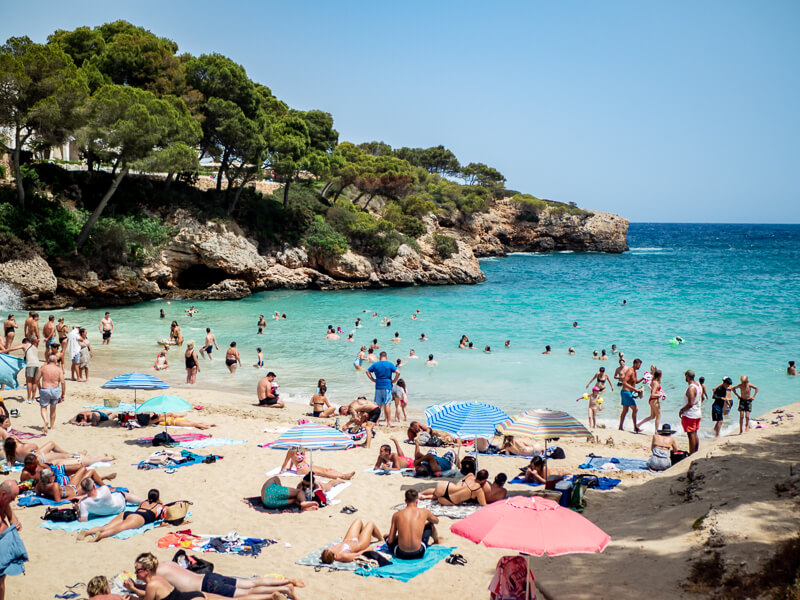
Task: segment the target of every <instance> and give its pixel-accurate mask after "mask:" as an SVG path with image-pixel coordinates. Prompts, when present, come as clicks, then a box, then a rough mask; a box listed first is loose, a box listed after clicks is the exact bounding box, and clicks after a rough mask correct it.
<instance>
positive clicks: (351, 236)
mask: <svg viewBox="0 0 800 600" xmlns="http://www.w3.org/2000/svg"><path fill="white" fill-rule="evenodd" d="M326 220H327V221H328V223H330V225H331V227H333V228H334V229H335V230H336V231H338V232H339V233H341V234H342V235H344V236H345V237H346V238H347V240H348V241H349V242H350V246H351V247H352V248H354V249H356V250H359V251H362V252H364V253H365V254H369V255H373V254H377V255H379V256H396V255H397V250H398V248H400V245H401V244H402V243H403V241H404V236H403V235H402V234H400V233H398V232H397V230H396V229H395V226H394V224H393V223H392V222H391V221H388V220H386V219H376V218H375V217H373V216H372V215H371V214H369V213H367V212H364V211H362V210H360V209H358V208H357V207H355V206H353V204H352V203H350V202H348V201H347V200H343V199H341V198H340V199H339V200H337V202H336V204H335V205H333V206H332V207H331V208H329V209H328V213H327V215H326Z"/></svg>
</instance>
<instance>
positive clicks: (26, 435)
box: [8, 427, 45, 440]
mask: <svg viewBox="0 0 800 600" xmlns="http://www.w3.org/2000/svg"><path fill="white" fill-rule="evenodd" d="M8 435H11V436H14V437H15V438H17V439H18V440H35V439H36V438H41V437H44V436H45V434H44V433H33V432H30V431H20V430H19V429H14V428H13V427H9V428H8Z"/></svg>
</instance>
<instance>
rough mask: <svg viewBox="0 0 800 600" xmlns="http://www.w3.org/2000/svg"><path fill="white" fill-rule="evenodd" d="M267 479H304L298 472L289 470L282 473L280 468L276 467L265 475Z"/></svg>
mask: <svg viewBox="0 0 800 600" xmlns="http://www.w3.org/2000/svg"><path fill="white" fill-rule="evenodd" d="M265 475H266V476H267V477H275V476H276V475H277V476H278V477H302V475H300V474H299V473H298V472H297V471H292V470H291V469H287V470H285V471H281V468H280V467H275V468H274V469H271V470H269V471H267V472H266V473H265Z"/></svg>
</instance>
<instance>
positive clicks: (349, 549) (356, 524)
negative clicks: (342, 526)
mask: <svg viewBox="0 0 800 600" xmlns="http://www.w3.org/2000/svg"><path fill="white" fill-rule="evenodd" d="M372 538H375V541H377V542H383V536H382V535H381V532H380V529H378V526H377V525H375V523H373V522H372V521H367V522H366V523H364V522H363V521H362V520H361V519H356V520H355V521H353V523H352V524H351V525H350V527H348V528H347V533H345V534H344V540H343V541H342V542H339V543H338V544H333V545H332V546H328V547H327V548H325V550H323V551H322V562H324V563H325V564H326V565H329V564H331V563H333V561H336V562H353V561H354V560H355V559H357V558H358V557H359V556H361V555H362V554H364V552H366V551H367V550H369V547H370V545H371V544H372Z"/></svg>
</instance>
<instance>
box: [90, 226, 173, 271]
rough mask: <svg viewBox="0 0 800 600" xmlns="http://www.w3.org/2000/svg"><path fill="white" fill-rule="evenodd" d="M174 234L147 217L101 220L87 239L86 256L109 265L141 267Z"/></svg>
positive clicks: (170, 228)
mask: <svg viewBox="0 0 800 600" xmlns="http://www.w3.org/2000/svg"><path fill="white" fill-rule="evenodd" d="M176 233H177V231H176V230H174V229H173V228H172V227H169V226H168V225H165V224H164V223H162V222H161V221H160V220H158V219H153V218H150V217H146V216H141V215H140V216H132V215H128V216H125V217H121V218H120V217H117V218H113V219H112V218H101V219H100V220H99V221H98V222H97V225H96V226H95V228H94V230H93V231H92V236H91V238H90V239H89V243H90V250H89V253H90V254H91V255H92V256H93V257H95V258H100V259H102V260H103V261H105V262H107V263H109V264H114V263H119V264H127V265H140V264H142V263H143V262H144V261H145V260H146V259H148V258H152V257H153V256H155V254H156V252H158V250H159V249H160V248H161V247H162V246H163V245H164V244H166V243H167V241H168V240H169V239H170V237H171V236H173V235H175V234H176Z"/></svg>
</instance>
